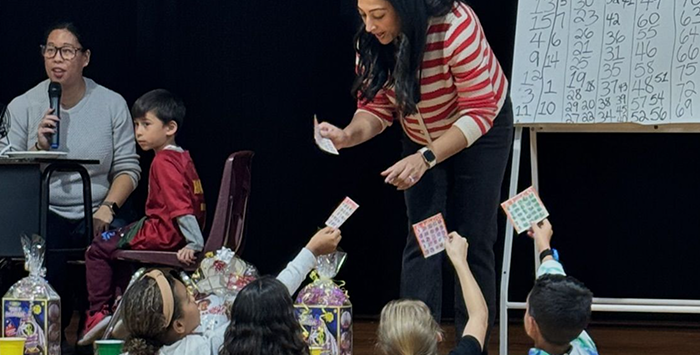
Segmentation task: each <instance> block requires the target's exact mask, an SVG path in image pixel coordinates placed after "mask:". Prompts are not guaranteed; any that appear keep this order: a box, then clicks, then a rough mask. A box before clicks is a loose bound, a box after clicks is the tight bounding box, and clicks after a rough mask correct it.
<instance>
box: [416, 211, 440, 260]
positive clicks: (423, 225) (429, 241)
mask: <svg viewBox="0 0 700 355" xmlns="http://www.w3.org/2000/svg"><path fill="white" fill-rule="evenodd" d="M413 233H414V234H415V235H416V239H418V244H419V245H420V248H421V250H422V251H423V256H424V257H425V258H428V257H430V256H433V255H435V254H437V253H439V252H441V251H443V250H445V238H447V228H445V220H444V219H443V218H442V213H438V214H436V215H434V216H432V217H430V218H428V219H426V220H424V221H421V222H418V223H416V224H414V225H413Z"/></svg>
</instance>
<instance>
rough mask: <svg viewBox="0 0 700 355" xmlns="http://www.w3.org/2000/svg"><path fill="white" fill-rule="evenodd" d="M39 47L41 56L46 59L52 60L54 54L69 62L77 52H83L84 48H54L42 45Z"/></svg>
mask: <svg viewBox="0 0 700 355" xmlns="http://www.w3.org/2000/svg"><path fill="white" fill-rule="evenodd" d="M39 47H40V48H41V55H43V56H44V58H46V59H52V58H54V57H55V56H56V53H61V58H63V59H64V60H71V59H73V58H75V55H76V54H78V52H82V51H85V49H84V48H75V47H73V46H63V47H56V46H50V45H49V46H46V45H43V44H42V45H40V46H39Z"/></svg>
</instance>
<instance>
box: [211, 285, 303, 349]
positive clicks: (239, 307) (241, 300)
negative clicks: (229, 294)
mask: <svg viewBox="0 0 700 355" xmlns="http://www.w3.org/2000/svg"><path fill="white" fill-rule="evenodd" d="M224 339H225V340H224V345H223V347H222V348H221V350H220V352H219V355H308V354H309V348H308V346H307V345H306V343H304V339H303V337H302V334H301V325H299V321H297V319H296V317H295V315H294V305H293V304H292V298H291V297H290V296H289V292H288V291H287V288H286V287H285V286H284V285H283V284H282V283H281V282H279V281H278V280H277V279H275V278H273V277H271V276H264V277H261V278H260V279H258V280H255V281H253V282H251V283H250V284H248V285H247V286H246V287H245V288H243V290H241V292H240V293H239V294H238V296H237V297H236V301H234V302H233V307H232V309H231V323H230V324H229V326H228V328H227V329H226V335H225V337H224Z"/></svg>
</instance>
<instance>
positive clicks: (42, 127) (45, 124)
mask: <svg viewBox="0 0 700 355" xmlns="http://www.w3.org/2000/svg"><path fill="white" fill-rule="evenodd" d="M53 112H54V109H52V108H50V109H48V110H46V112H44V118H42V119H41V122H39V128H38V129H37V135H36V138H37V142H36V146H37V147H38V148H39V149H41V150H49V149H50V148H51V136H53V135H54V134H56V125H57V124H58V121H59V120H60V118H58V116H56V115H54V114H53Z"/></svg>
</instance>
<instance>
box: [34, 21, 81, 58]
mask: <svg viewBox="0 0 700 355" xmlns="http://www.w3.org/2000/svg"><path fill="white" fill-rule="evenodd" d="M55 30H66V31H68V32H70V33H72V34H73V36H75V38H76V39H77V40H78V43H80V46H81V47H82V48H83V52H85V51H87V50H88V49H90V47H89V46H88V43H87V42H86V39H85V37H83V35H82V33H81V32H80V30H78V26H76V25H75V23H73V22H64V21H61V22H56V23H55V24H53V25H52V26H51V27H49V28H48V29H47V30H46V33H44V43H46V41H48V40H49V35H50V34H51V32H53V31H55Z"/></svg>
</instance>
